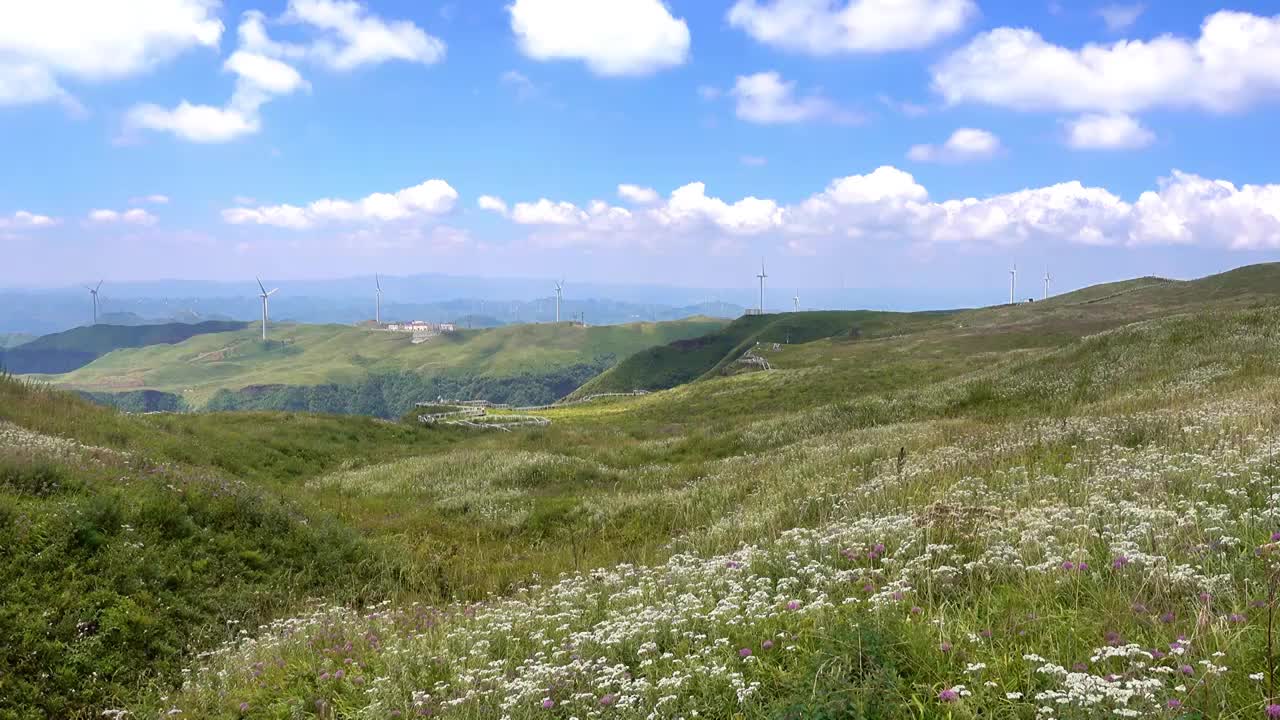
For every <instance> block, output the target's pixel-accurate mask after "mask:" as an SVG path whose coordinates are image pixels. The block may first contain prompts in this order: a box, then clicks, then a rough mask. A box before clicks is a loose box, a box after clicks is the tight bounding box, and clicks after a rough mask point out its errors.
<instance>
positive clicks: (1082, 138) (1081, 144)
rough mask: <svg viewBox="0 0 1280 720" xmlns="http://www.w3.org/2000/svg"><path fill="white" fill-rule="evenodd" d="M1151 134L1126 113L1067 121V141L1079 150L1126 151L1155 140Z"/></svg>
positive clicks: (1083, 117) (1093, 115)
mask: <svg viewBox="0 0 1280 720" xmlns="http://www.w3.org/2000/svg"><path fill="white" fill-rule="evenodd" d="M1155 139H1156V136H1155V133H1153V132H1151V131H1150V130H1148V129H1146V128H1145V127H1143V126H1142V124H1141V123H1139V122H1138V121H1137V120H1135V119H1134V118H1133V117H1131V116H1129V115H1125V114H1124V113H1110V114H1106V115H1098V114H1091V115H1083V116H1081V117H1079V118H1076V119H1075V120H1072V121H1070V122H1068V123H1067V144H1068V145H1070V146H1071V147H1073V148H1076V149H1079V150H1127V149H1132V148H1141V147H1146V146H1148V145H1150V144H1151V143H1153V142H1155Z"/></svg>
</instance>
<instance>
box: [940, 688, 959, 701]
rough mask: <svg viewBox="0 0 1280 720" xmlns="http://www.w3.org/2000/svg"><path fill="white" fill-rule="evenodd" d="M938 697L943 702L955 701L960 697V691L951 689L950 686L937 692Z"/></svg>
mask: <svg viewBox="0 0 1280 720" xmlns="http://www.w3.org/2000/svg"><path fill="white" fill-rule="evenodd" d="M938 699H939V700H941V701H942V702H944V703H949V702H955V701H957V700H959V699H960V693H958V692H956V691H955V690H952V689H951V688H947V689H946V690H943V691H942V692H940V693H938Z"/></svg>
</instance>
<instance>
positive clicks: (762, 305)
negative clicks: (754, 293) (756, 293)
mask: <svg viewBox="0 0 1280 720" xmlns="http://www.w3.org/2000/svg"><path fill="white" fill-rule="evenodd" d="M756 277H758V278H760V314H761V315H763V314H764V279H765V278H767V277H769V276H768V275H766V274H765V272H764V258H760V274H759V275H757V276H756Z"/></svg>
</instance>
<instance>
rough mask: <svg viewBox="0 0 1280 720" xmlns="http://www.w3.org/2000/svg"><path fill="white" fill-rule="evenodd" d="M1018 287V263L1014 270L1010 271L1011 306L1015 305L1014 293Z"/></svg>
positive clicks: (1015, 264)
mask: <svg viewBox="0 0 1280 720" xmlns="http://www.w3.org/2000/svg"><path fill="white" fill-rule="evenodd" d="M1017 286H1018V265H1017V263H1014V266H1013V268H1012V269H1010V270H1009V304H1010V305H1012V304H1013V303H1014V300H1013V293H1014V290H1015V288H1017Z"/></svg>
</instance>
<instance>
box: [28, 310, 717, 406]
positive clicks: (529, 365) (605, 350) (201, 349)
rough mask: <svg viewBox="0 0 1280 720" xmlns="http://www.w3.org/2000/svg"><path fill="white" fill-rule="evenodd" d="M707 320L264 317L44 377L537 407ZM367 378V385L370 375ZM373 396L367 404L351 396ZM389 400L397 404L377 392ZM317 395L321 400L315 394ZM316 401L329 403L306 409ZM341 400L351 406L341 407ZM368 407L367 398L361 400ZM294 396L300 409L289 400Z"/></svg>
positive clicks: (261, 396) (238, 402)
mask: <svg viewBox="0 0 1280 720" xmlns="http://www.w3.org/2000/svg"><path fill="white" fill-rule="evenodd" d="M723 324H724V323H723V321H720V320H714V319H710V318H691V319H687V320H681V321H674V322H662V323H631V324H628V325H607V326H595V327H582V326H579V325H574V324H572V323H568V322H564V323H558V324H556V323H540V324H521V325H508V326H503V327H499V328H493V329H484V330H466V329H460V330H458V331H457V332H454V333H447V334H442V335H438V336H436V337H433V338H432V339H430V340H429V341H427V342H424V343H421V344H413V342H412V339H411V337H410V335H409V334H407V333H393V332H385V331H380V330H374V329H370V328H362V327H350V326H343V325H298V324H275V325H273V326H272V327H271V333H270V340H268V341H267V342H265V343H264V342H263V341H262V340H261V338H260V333H261V329H260V326H258V327H255V326H250V327H247V328H245V329H243V330H239V331H236V332H224V333H217V334H210V335H201V336H198V337H193V338H191V339H189V340H187V341H186V342H181V343H177V344H174V345H170V346H152V347H146V348H139V349H135V350H123V351H118V352H113V353H111V354H109V355H106V356H104V357H102V358H100V359H98V360H96V361H94V362H93V363H90V364H89V365H87V366H85V367H83V368H81V369H79V370H77V371H75V372H71V373H67V374H65V375H59V376H52V377H48V378H45V379H47V380H48V381H50V382H53V383H54V384H56V385H58V386H61V387H67V388H72V389H76V390H82V391H85V392H91V393H107V392H114V393H119V392H131V391H143V390H150V391H159V392H164V393H168V394H171V395H174V396H177V397H178V398H181V400H182V401H183V403H184V404H185V405H186V406H188V407H191V408H195V409H200V408H204V407H208V406H210V404H212V406H213V407H214V408H221V409H230V408H234V407H256V408H263V409H268V408H276V409H329V410H333V411H343V410H345V409H346V408H348V407H350V408H351V409H352V411H355V412H366V411H369V410H372V411H374V412H371V413H367V414H381V415H391V416H394V415H398V414H400V413H402V412H404V410H405V409H407V408H408V407H411V406H412V403H413V402H414V401H416V400H420V399H428V398H434V397H436V396H438V395H442V394H443V395H447V396H453V395H454V394H457V393H472V394H474V393H477V392H482V393H488V394H489V395H490V396H491V397H490V399H493V400H499V401H508V400H511V401H515V402H528V403H531V404H532V403H540V402H550V401H551V400H555V399H557V398H559V397H561V396H563V395H564V394H566V393H568V392H570V391H572V390H573V389H574V388H576V387H577V386H578V385H580V384H581V383H582V382H584V381H586V380H587V379H589V378H590V377H592V376H594V375H595V374H597V373H599V372H600V371H602V370H604V369H605V368H607V367H609V366H610V365H612V364H613V363H614V362H617V361H618V360H619V359H621V358H624V357H627V356H629V355H631V354H633V353H635V352H637V351H639V350H641V349H644V348H646V347H649V346H651V345H655V344H664V343H667V342H670V341H672V340H676V339H681V338H688V337H696V336H698V335H702V334H704V333H706V332H708V331H712V330H715V329H718V328H719V327H721V326H722V325H723ZM371 379H372V381H373V382H375V383H376V386H369V385H368V383H369V382H370V381H371ZM361 393H364V394H366V395H367V394H376V395H378V398H377V399H376V400H374V399H370V398H365V399H361V398H360V397H359V396H360V395H361ZM389 394H394V395H396V396H398V402H399V403H400V404H395V403H394V402H393V403H392V404H393V405H394V407H391V408H388V407H387V403H388V401H389V400H396V398H388V397H385V396H387V395H389ZM319 396H323V397H319ZM317 402H324V403H330V402H331V403H333V406H332V407H330V406H328V405H326V406H325V407H323V408H315V407H314V404H315V403H317ZM352 403H356V404H355V405H352ZM370 403H372V405H373V406H368V407H366V405H369V404H370ZM299 404H300V407H299V406H298V405H299Z"/></svg>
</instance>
